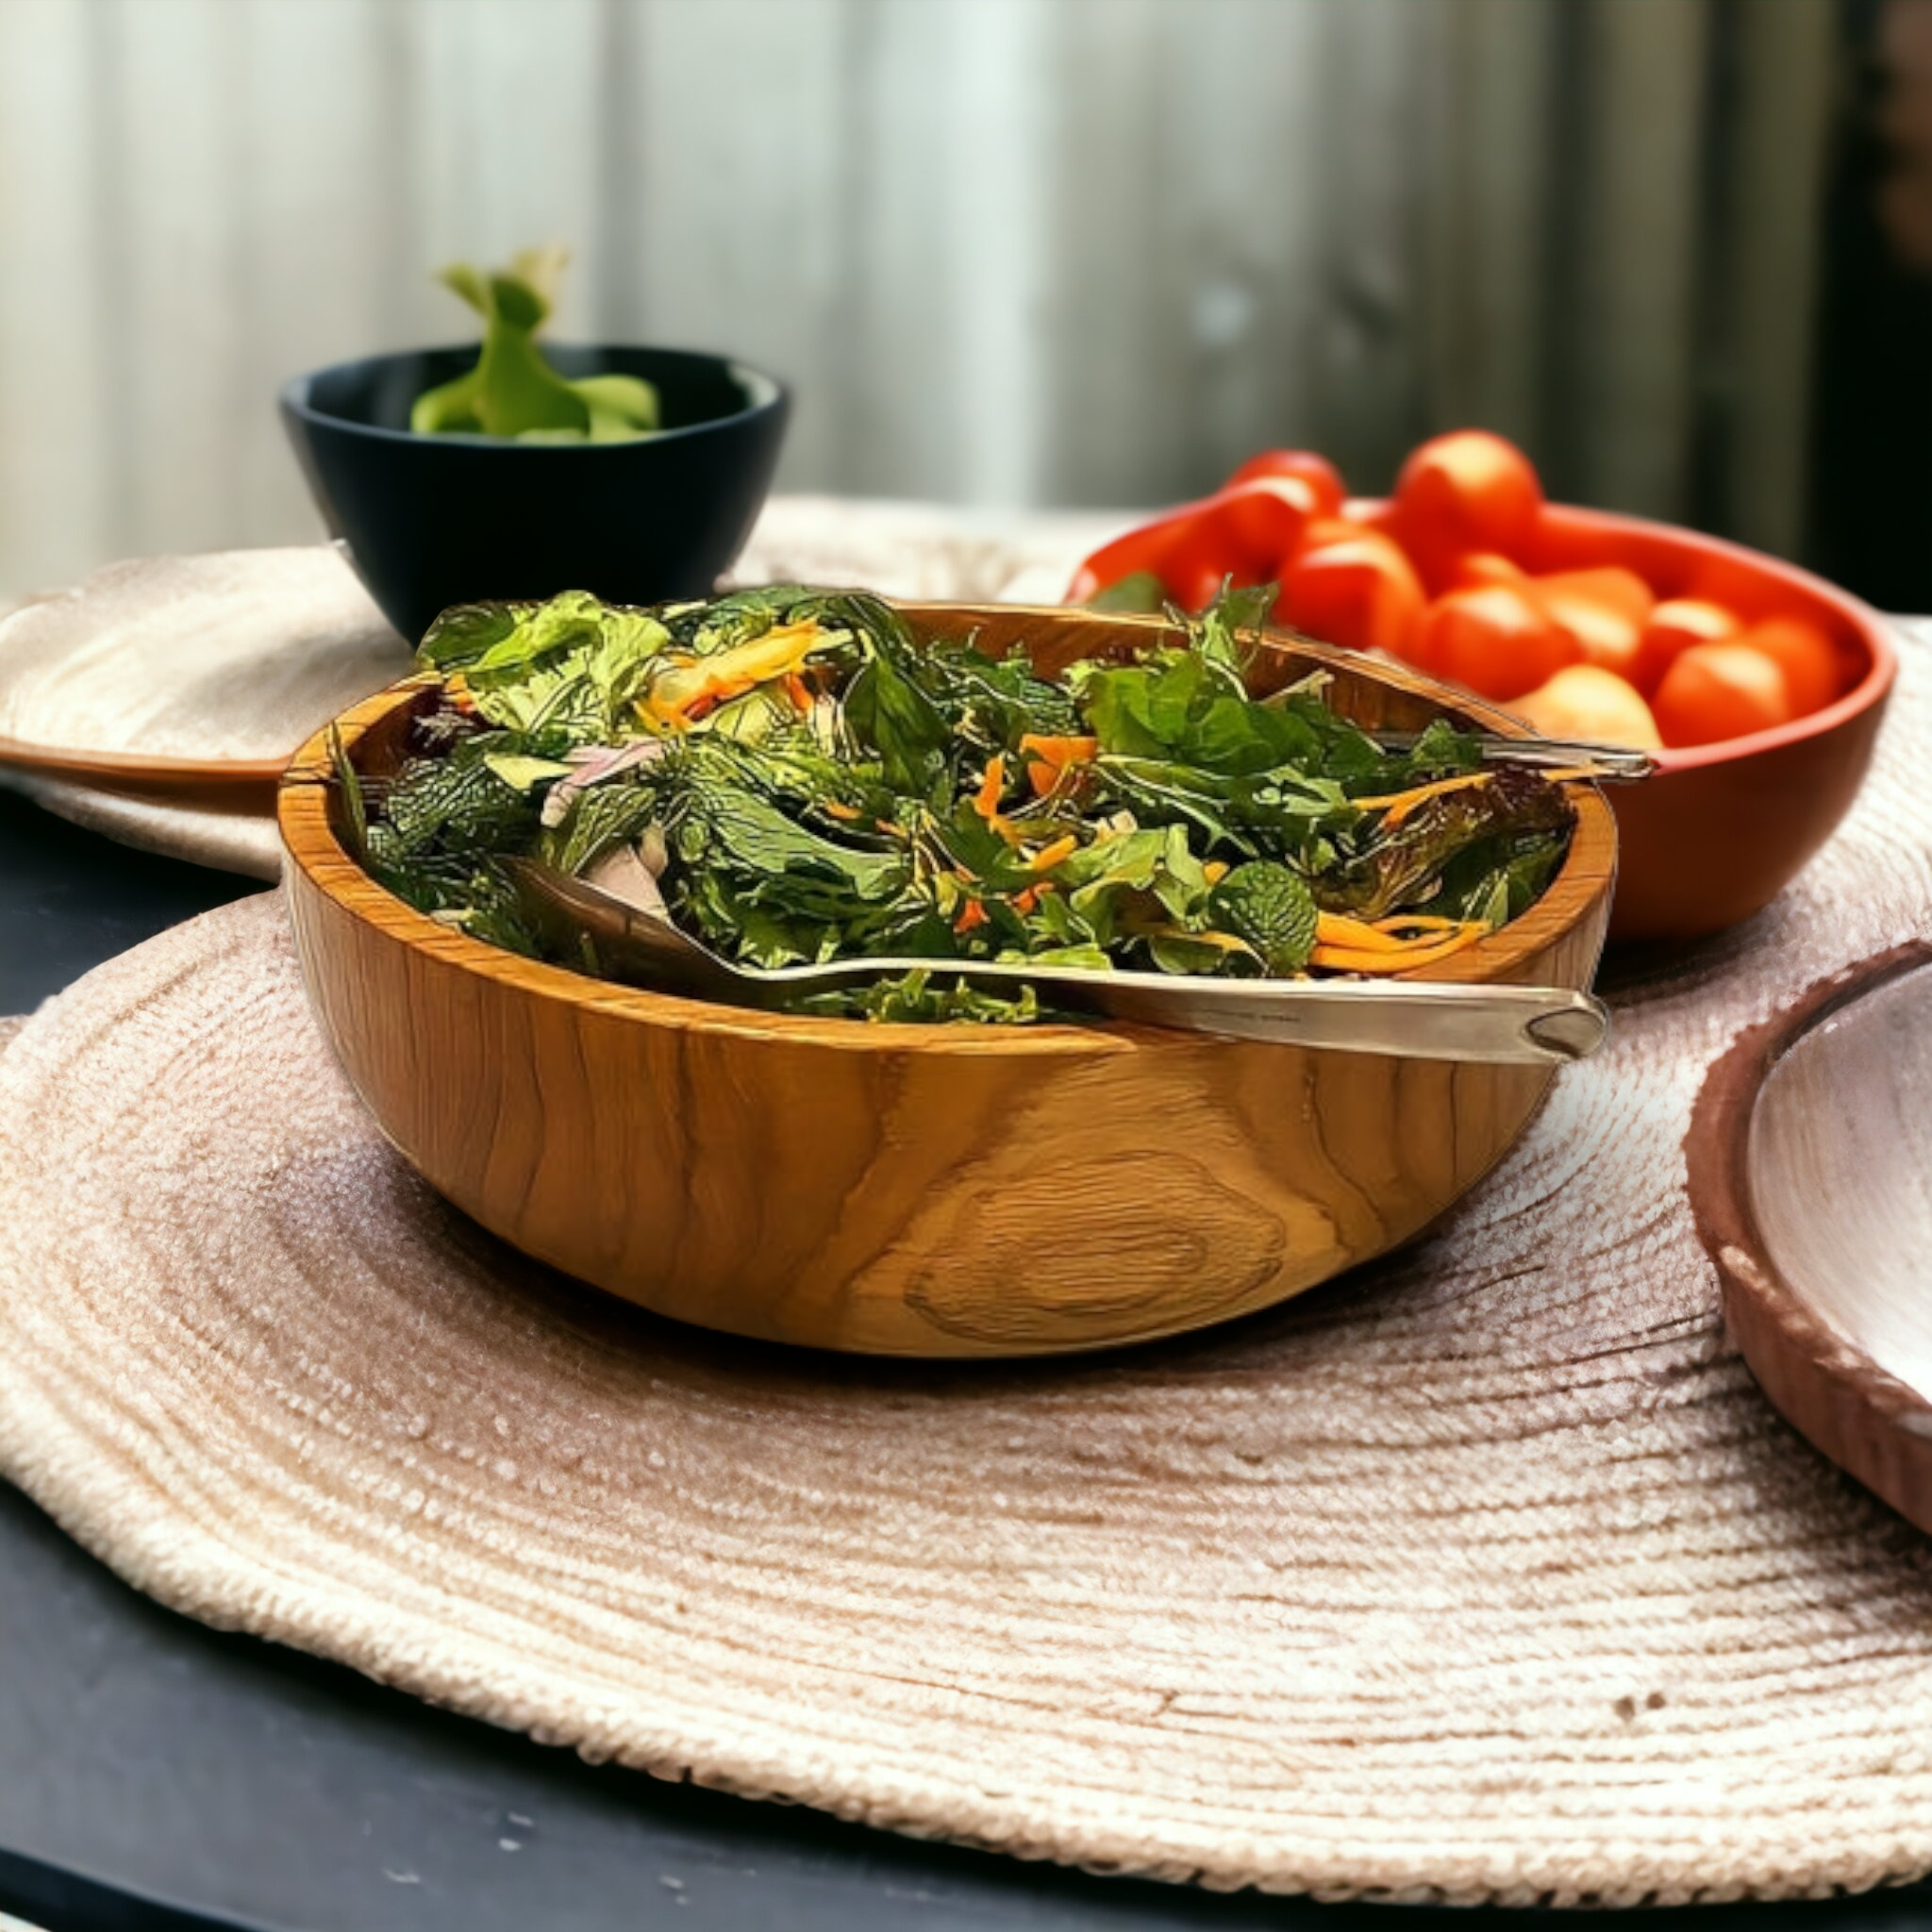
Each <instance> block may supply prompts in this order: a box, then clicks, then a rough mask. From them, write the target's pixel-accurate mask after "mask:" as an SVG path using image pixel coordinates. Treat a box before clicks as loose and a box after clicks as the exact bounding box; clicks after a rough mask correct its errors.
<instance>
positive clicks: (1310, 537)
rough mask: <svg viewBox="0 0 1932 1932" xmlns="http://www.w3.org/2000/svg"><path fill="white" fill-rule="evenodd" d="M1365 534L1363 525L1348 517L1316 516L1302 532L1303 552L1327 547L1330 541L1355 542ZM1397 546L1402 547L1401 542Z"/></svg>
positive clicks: (1304, 553)
mask: <svg viewBox="0 0 1932 1932" xmlns="http://www.w3.org/2000/svg"><path fill="white" fill-rule="evenodd" d="M1364 534H1365V533H1364V531H1363V528H1362V525H1360V524H1357V523H1355V522H1352V521H1351V520H1350V519H1349V518H1347V517H1316V518H1315V519H1314V520H1313V521H1312V522H1311V523H1310V524H1309V525H1308V527H1307V529H1306V530H1305V531H1303V533H1302V554H1303V555H1304V556H1306V555H1307V553H1308V552H1309V551H1310V550H1322V549H1325V548H1326V547H1327V545H1329V544H1330V543H1353V542H1354V541H1356V539H1357V537H1360V536H1362V535H1364ZM1366 534H1374V533H1372V532H1371V533H1366ZM1391 541H1393V540H1392V539H1391ZM1396 547H1397V548H1398V549H1400V548H1401V546H1400V545H1399V544H1398V545H1397V546H1396Z"/></svg>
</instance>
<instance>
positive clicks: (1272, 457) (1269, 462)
mask: <svg viewBox="0 0 1932 1932" xmlns="http://www.w3.org/2000/svg"><path fill="white" fill-rule="evenodd" d="M1259 476H1293V477H1295V478H1297V479H1298V480H1299V481H1301V482H1303V483H1306V484H1307V486H1308V488H1309V489H1310V490H1311V491H1314V493H1315V514H1316V515H1317V516H1324V517H1332V516H1334V515H1335V514H1336V513H1337V512H1338V511H1339V510H1340V509H1341V505H1342V500H1343V498H1345V497H1346V496H1347V494H1348V486H1347V485H1346V484H1345V483H1343V482H1342V480H1341V471H1340V470H1338V469H1337V468H1336V467H1335V465H1334V464H1333V463H1331V462H1330V461H1329V460H1328V458H1326V457H1318V456H1317V455H1316V454H1315V453H1314V451H1313V450H1311V449H1264V450H1263V451H1262V452H1261V454H1260V455H1259V456H1256V457H1250V458H1248V459H1247V461H1246V462H1244V463H1243V464H1242V465H1241V468H1240V469H1238V470H1237V471H1236V472H1235V473H1234V475H1232V476H1230V477H1229V478H1228V479H1227V482H1226V484H1225V486H1224V487H1225V488H1227V489H1230V490H1231V489H1233V488H1234V486H1235V485H1236V484H1237V483H1251V482H1253V481H1254V480H1255V479H1256V478H1257V477H1259Z"/></svg>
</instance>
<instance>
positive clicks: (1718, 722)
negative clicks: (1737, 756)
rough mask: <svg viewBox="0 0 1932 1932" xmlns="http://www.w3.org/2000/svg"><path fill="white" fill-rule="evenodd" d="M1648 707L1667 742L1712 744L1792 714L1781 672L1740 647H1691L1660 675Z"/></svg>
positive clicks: (1759, 654)
mask: <svg viewBox="0 0 1932 1932" xmlns="http://www.w3.org/2000/svg"><path fill="white" fill-rule="evenodd" d="M1651 708H1652V709H1653V710H1654V711H1655V712H1656V714H1657V729H1658V730H1659V731H1661V732H1662V733H1663V735H1664V742H1665V743H1666V744H1674V745H1686V744H1715V743H1716V742H1717V741H1719V740H1720V739H1724V738H1743V737H1746V736H1748V735H1749V734H1750V733H1751V732H1754V731H1769V730H1770V729H1771V728H1772V727H1773V726H1774V725H1776V724H1786V723H1788V722H1789V721H1790V718H1791V716H1792V711H1791V695H1790V686H1789V685H1788V684H1787V683H1786V680H1785V674H1784V671H1783V668H1782V667H1781V666H1780V665H1779V664H1778V663H1777V662H1776V660H1775V659H1774V658H1767V657H1766V656H1765V654H1764V653H1763V652H1762V651H1758V650H1754V649H1753V648H1752V647H1751V645H1749V644H1744V643H1722V644H1692V645H1691V646H1690V647H1689V648H1688V649H1687V650H1685V651H1682V652H1680V653H1679V654H1678V657H1677V661H1676V662H1675V663H1674V664H1673V665H1672V666H1671V668H1670V669H1669V670H1668V671H1666V672H1665V673H1664V681H1663V682H1662V683H1661V684H1660V685H1658V686H1657V700H1656V702H1655V704H1654V705H1653V706H1652V707H1651Z"/></svg>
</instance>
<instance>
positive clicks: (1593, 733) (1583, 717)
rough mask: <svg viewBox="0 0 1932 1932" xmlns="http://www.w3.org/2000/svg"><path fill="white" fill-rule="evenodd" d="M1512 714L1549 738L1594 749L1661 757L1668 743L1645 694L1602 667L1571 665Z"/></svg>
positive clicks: (1514, 705) (1516, 702) (1517, 702)
mask: <svg viewBox="0 0 1932 1932" xmlns="http://www.w3.org/2000/svg"><path fill="white" fill-rule="evenodd" d="M1509 708H1510V709H1511V710H1512V711H1514V712H1515V713H1516V715H1517V716H1518V717H1519V718H1523V719H1526V720H1527V721H1528V722H1529V723H1530V724H1533V725H1534V726H1535V727H1536V728H1537V729H1538V730H1539V731H1541V733H1542V734H1543V736H1544V737H1545V738H1581V739H1587V740H1589V741H1591V743H1594V744H1627V745H1630V746H1633V747H1634V748H1635V749H1636V750H1638V751H1660V750H1661V749H1662V748H1663V739H1662V737H1661V736H1660V735H1659V734H1658V732H1657V720H1656V719H1655V718H1653V717H1652V716H1651V714H1650V707H1649V706H1648V705H1646V704H1645V703H1644V702H1643V698H1642V696H1641V693H1640V692H1639V691H1636V690H1634V689H1633V688H1632V687H1631V686H1630V685H1629V684H1628V683H1627V682H1626V681H1625V680H1624V679H1623V678H1622V677H1620V676H1618V675H1617V674H1616V673H1615V672H1614V671H1606V670H1605V669H1604V668H1603V667H1602V665H1600V664H1567V665H1565V666H1564V667H1563V669H1562V670H1561V671H1559V672H1557V675H1556V676H1554V677H1553V678H1551V679H1550V681H1549V683H1547V684H1545V685H1541V686H1539V687H1538V689H1537V690H1535V691H1531V692H1530V693H1529V695H1528V696H1527V697H1521V698H1512V699H1511V700H1510V704H1509Z"/></svg>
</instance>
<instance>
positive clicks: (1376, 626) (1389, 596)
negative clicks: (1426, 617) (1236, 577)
mask: <svg viewBox="0 0 1932 1932" xmlns="http://www.w3.org/2000/svg"><path fill="white" fill-rule="evenodd" d="M1423 605H1424V598H1423V587H1422V585H1421V584H1420V583H1419V582H1417V580H1416V575H1415V572H1414V570H1413V569H1411V568H1410V566H1409V561H1408V559H1407V558H1406V557H1405V556H1403V554H1402V551H1401V549H1400V548H1399V547H1398V546H1397V545H1396V544H1394V543H1392V542H1391V541H1390V540H1389V539H1388V538H1387V537H1383V536H1380V535H1377V534H1376V533H1375V532H1374V531H1372V530H1356V531H1354V532H1353V533H1352V534H1351V535H1350V536H1348V537H1346V538H1344V539H1342V540H1341V541H1334V542H1327V543H1324V544H1323V545H1322V546H1321V547H1320V548H1319V549H1313V550H1307V551H1305V552H1304V553H1303V554H1302V556H1301V557H1300V558H1297V560H1296V561H1295V563H1294V565H1293V566H1292V568H1291V569H1290V570H1288V571H1287V572H1286V573H1285V574H1284V575H1283V576H1282V579H1281V599H1280V602H1279V603H1277V604H1276V605H1275V607H1274V618H1275V622H1276V623H1278V624H1287V625H1293V627H1294V628H1295V629H1296V630H1299V631H1303V632H1306V633H1307V636H1309V637H1311V638H1324V639H1326V640H1327V641H1328V642H1330V643H1332V644H1345V645H1347V646H1348V647H1349V648H1350V649H1351V650H1357V651H1375V650H1380V651H1391V652H1393V653H1394V655H1395V656H1396V657H1398V658H1407V657H1408V656H1410V655H1411V653H1412V652H1413V651H1414V649H1415V637H1416V627H1417V625H1419V624H1420V623H1421V622H1422V615H1423Z"/></svg>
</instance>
